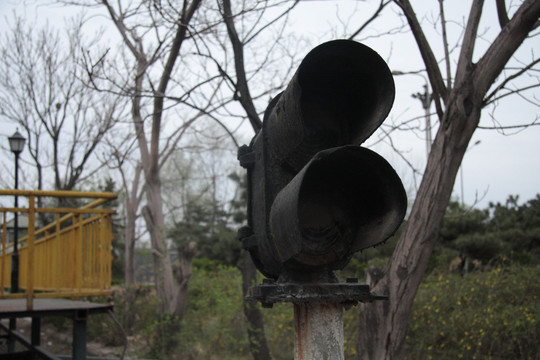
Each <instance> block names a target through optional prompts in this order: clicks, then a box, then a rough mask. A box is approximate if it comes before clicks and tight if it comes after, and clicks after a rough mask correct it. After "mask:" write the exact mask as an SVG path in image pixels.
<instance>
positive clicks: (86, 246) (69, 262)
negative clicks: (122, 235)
mask: <svg viewBox="0 0 540 360" xmlns="http://www.w3.org/2000/svg"><path fill="white" fill-rule="evenodd" d="M0 196H10V197H14V196H17V197H26V198H27V203H28V207H17V208H8V207H0V221H1V222H2V227H1V229H0V230H1V234H2V242H1V248H0V341H1V339H3V340H5V342H6V347H7V351H6V353H4V354H1V352H2V351H0V360H1V359H53V360H59V359H65V357H59V356H56V355H53V354H51V353H49V352H48V351H46V350H45V349H43V348H42V347H41V346H40V345H41V344H40V342H41V341H40V329H41V319H42V318H43V317H47V316H64V317H68V318H70V319H72V321H73V343H72V357H71V358H72V359H76V360H84V359H87V356H86V321H87V318H88V316H89V315H92V314H97V313H107V312H112V310H113V306H112V305H110V304H98V303H92V302H85V301H75V299H76V298H78V297H83V296H93V295H108V294H111V293H112V290H111V262H112V254H111V241H112V237H113V235H112V226H111V215H112V214H113V213H114V212H115V211H114V210H111V209H104V208H102V207H100V206H101V205H103V204H104V203H106V202H107V201H109V200H110V199H114V198H116V194H114V193H87V192H77V191H26V190H0ZM37 197H54V198H94V199H97V200H95V201H93V202H91V203H89V204H87V205H85V206H82V207H80V208H38V207H36V198H37ZM15 213H17V214H18V213H22V214H27V219H28V221H27V228H24V229H21V230H22V231H21V233H26V234H25V235H24V236H22V237H19V238H18V239H17V244H18V246H17V247H15V246H14V241H13V238H12V239H9V238H8V234H9V229H8V226H7V223H8V221H7V215H8V214H15ZM39 213H50V214H53V215H54V216H50V215H49V217H52V218H55V219H56V220H55V221H53V222H52V223H50V224H47V225H46V226H43V227H41V228H40V229H37V230H36V229H35V224H36V214H39ZM16 218H17V217H15V219H16ZM18 230H19V229H17V231H14V233H15V234H17V233H18ZM9 240H11V241H9ZM15 248H17V249H18V250H17V252H18V259H19V260H18V263H19V266H18V276H17V277H16V279H18V283H17V286H16V287H15V289H17V288H18V289H19V291H11V290H12V286H11V285H12V284H11V282H12V279H13V278H12V270H13V266H12V258H13V252H14V249H15ZM16 263H17V262H14V264H16ZM65 297H68V298H71V299H72V300H67V299H61V298H65ZM17 318H31V319H32V323H31V334H30V339H26V338H25V337H23V336H21V335H20V334H19V333H17V332H16V331H15V330H16V319H17ZM2 319H9V326H8V325H6V324H5V323H4V322H2V321H1V320H2ZM16 343H18V344H21V345H22V346H23V347H24V348H25V349H26V350H24V351H15V344H16ZM19 348H20V346H19Z"/></svg>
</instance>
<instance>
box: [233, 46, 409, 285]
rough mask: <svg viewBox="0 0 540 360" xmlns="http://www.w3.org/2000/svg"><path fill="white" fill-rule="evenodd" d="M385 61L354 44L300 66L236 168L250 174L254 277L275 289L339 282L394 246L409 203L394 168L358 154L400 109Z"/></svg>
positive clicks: (244, 236) (320, 50) (248, 236)
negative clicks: (379, 249)
mask: <svg viewBox="0 0 540 360" xmlns="http://www.w3.org/2000/svg"><path fill="white" fill-rule="evenodd" d="M394 92H395V89H394V81H393V79H392V74H391V72H390V70H389V69H388V66H387V65H386V63H385V62H384V60H383V59H382V58H381V57H380V56H379V55H378V54H377V53H376V52H375V51H373V50H372V49H370V48H369V47H367V46H365V45H362V44H360V43H357V42H355V41H350V40H336V41H330V42H327V43H324V44H322V45H320V46H318V47H316V48H315V49H313V50H312V51H311V52H309V54H308V55H307V56H306V57H305V58H304V59H303V61H302V63H301V64H300V66H299V68H298V70H297V72H296V73H295V75H294V76H293V78H292V80H291V82H290V83H289V85H288V86H287V88H286V89H285V91H284V92H282V93H281V94H279V95H278V96H276V97H275V98H274V99H273V100H272V101H271V102H270V104H269V106H268V108H267V109H266V111H265V114H264V120H263V126H262V129H261V130H260V131H259V132H258V133H257V134H256V135H255V137H254V138H253V140H252V141H251V143H250V145H249V146H246V145H244V146H243V147H241V148H240V149H239V154H238V158H239V160H240V163H241V165H242V166H243V167H245V168H246V169H247V172H248V226H247V227H244V228H243V229H241V231H240V239H241V240H242V242H243V246H244V248H246V249H247V250H249V252H250V254H251V257H252V259H253V261H254V263H255V265H256V266H257V268H258V269H259V270H260V271H261V272H262V273H263V274H264V275H265V276H267V277H268V278H271V279H276V280H277V281H278V282H282V283H285V282H297V283H317V282H332V281H333V280H332V279H329V277H332V274H333V273H332V271H333V270H336V269H341V268H343V267H344V266H345V265H346V264H347V263H348V262H349V260H350V259H351V257H352V255H353V254H354V253H355V252H357V251H360V250H362V249H365V248H368V247H371V246H374V245H377V244H379V243H381V242H383V241H385V240H386V239H388V238H389V237H390V236H391V235H392V234H393V233H394V232H395V231H396V230H397V228H398V226H399V224H400V223H401V222H402V220H403V218H404V216H405V211H406V206H407V197H406V194H405V190H404V189H403V185H402V183H401V180H400V179H399V177H398V175H397V174H396V172H395V171H394V170H393V169H392V167H391V166H390V164H388V162H387V161H386V160H384V159H383V158H382V157H381V156H380V155H378V154H376V153H375V152H373V151H371V150H369V149H366V148H363V147H360V146H359V145H360V144H361V143H363V142H364V141H365V140H366V139H367V138H368V137H369V136H370V135H371V134H372V133H373V132H374V131H375V130H376V129H377V128H378V127H379V126H380V125H381V123H382V122H383V121H384V119H385V118H386V116H387V115H388V113H389V111H390V108H391V106H392V103H393V101H394Z"/></svg>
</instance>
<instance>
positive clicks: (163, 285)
mask: <svg viewBox="0 0 540 360" xmlns="http://www.w3.org/2000/svg"><path fill="white" fill-rule="evenodd" d="M142 215H143V217H144V220H145V222H146V227H147V229H148V233H149V235H150V241H151V243H152V260H153V268H154V277H155V283H156V284H155V286H156V296H157V298H158V312H159V313H160V314H169V315H174V314H175V311H176V304H174V303H173V298H174V293H175V288H176V286H177V284H175V283H174V281H173V268H172V264H171V258H170V256H169V249H168V247H167V242H166V233H165V229H164V228H163V224H164V223H165V222H164V216H163V201H162V199H161V184H160V181H159V178H158V177H157V175H156V176H148V177H147V180H146V205H145V206H144V207H143V209H142ZM175 285H176V286H175Z"/></svg>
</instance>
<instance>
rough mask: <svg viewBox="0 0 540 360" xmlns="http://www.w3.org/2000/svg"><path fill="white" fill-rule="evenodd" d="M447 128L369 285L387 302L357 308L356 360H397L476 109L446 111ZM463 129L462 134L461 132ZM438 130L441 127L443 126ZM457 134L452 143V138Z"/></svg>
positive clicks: (471, 130) (471, 127) (401, 351)
mask: <svg viewBox="0 0 540 360" xmlns="http://www.w3.org/2000/svg"><path fill="white" fill-rule="evenodd" d="M449 113H451V114H453V115H450V116H449V117H448V124H449V125H448V127H447V128H446V129H445V130H443V131H439V133H438V134H437V137H436V138H435V142H434V143H433V146H432V149H431V153H430V156H429V162H428V165H427V168H426V171H425V174H424V177H423V179H422V184H421V186H420V189H419V191H418V194H417V198H416V201H415V203H414V206H413V208H412V211H411V214H410V216H409V220H408V222H407V225H406V227H405V230H404V231H403V234H402V235H401V238H400V240H399V242H398V244H397V246H396V249H395V250H394V253H393V255H392V258H391V259H390V261H389V264H388V265H387V267H386V268H385V270H384V274H385V275H384V277H382V279H380V281H378V282H377V283H372V284H370V286H372V291H373V292H374V293H376V294H385V295H389V300H388V301H375V302H373V303H366V304H361V306H360V324H359V326H360V331H359V342H358V348H357V359H399V358H401V357H402V355H403V350H404V342H405V333H406V331H407V327H408V322H409V315H410V310H411V308H412V304H413V301H414V297H415V295H416V291H417V289H418V286H419V285H420V282H421V280H422V277H423V275H424V272H425V270H426V268H427V264H428V260H429V257H430V256H431V253H432V251H433V247H434V245H435V242H436V240H437V238H438V234H439V230H440V228H441V226H442V220H443V216H444V212H445V209H446V206H447V204H448V201H449V200H450V196H451V194H452V189H453V187H454V181H455V178H456V174H457V172H458V170H459V166H460V164H461V160H462V158H463V155H464V153H465V150H466V148H467V144H468V142H469V140H470V138H471V136H472V134H473V131H474V128H475V127H476V124H477V123H478V121H479V118H480V106H479V105H476V108H475V109H474V111H473V113H472V114H471V115H470V116H466V115H465V114H463V113H461V112H460V111H459V110H457V111H456V110H453V109H449ZM465 125H468V126H466V127H467V131H466V132H465V131H463V132H462V129H463V128H464V127H465ZM443 126H444V125H443ZM457 131H459V132H460V133H461V136H460V137H456V136H455V134H456V132H457Z"/></svg>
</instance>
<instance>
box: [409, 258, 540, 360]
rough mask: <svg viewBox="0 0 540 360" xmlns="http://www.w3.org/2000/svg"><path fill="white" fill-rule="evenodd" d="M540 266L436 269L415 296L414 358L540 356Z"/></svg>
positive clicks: (411, 352) (411, 346) (411, 335)
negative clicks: (462, 271) (467, 272)
mask: <svg viewBox="0 0 540 360" xmlns="http://www.w3.org/2000/svg"><path fill="white" fill-rule="evenodd" d="M539 276H540V268H539V267H537V266H536V267H508V268H501V267H499V268H495V269H493V270H491V271H487V272H480V273H475V274H474V275H471V276H467V277H461V276H459V275H452V274H446V275H436V274H433V275H431V276H429V277H427V278H426V279H425V281H424V282H423V284H422V285H421V286H420V290H419V291H418V294H417V296H416V299H415V304H414V307H413V313H412V318H411V322H410V326H409V333H408V336H407V346H406V349H407V350H406V351H407V358H409V359H461V358H463V359H537V356H538V354H540V343H539V342H538V334H540V312H539V311H538V309H540V283H539V282H538V277H539Z"/></svg>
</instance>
